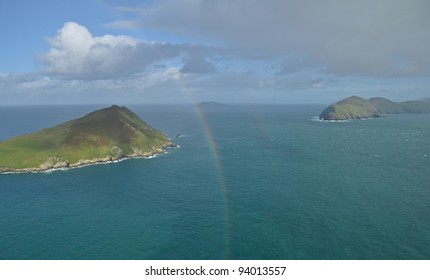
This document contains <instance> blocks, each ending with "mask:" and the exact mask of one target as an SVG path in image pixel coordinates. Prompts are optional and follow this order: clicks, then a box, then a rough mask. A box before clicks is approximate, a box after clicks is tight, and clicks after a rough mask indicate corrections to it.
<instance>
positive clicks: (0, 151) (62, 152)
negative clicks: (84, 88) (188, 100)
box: [0, 105, 171, 169]
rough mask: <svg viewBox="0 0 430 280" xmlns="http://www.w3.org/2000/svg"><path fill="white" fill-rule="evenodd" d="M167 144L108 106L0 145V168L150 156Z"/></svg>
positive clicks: (128, 115)
mask: <svg viewBox="0 0 430 280" xmlns="http://www.w3.org/2000/svg"><path fill="white" fill-rule="evenodd" d="M168 145H171V142H170V141H169V139H168V138H167V137H166V136H165V135H164V134H162V133H161V132H159V131H157V130H155V129H153V128H152V127H150V126H149V125H148V124H146V123H145V122H144V121H142V120H141V119H140V118H139V117H138V116H137V115H136V114H134V113H133V112H132V111H130V110H129V109H127V108H126V107H118V106H115V105H114V106H112V107H110V108H106V109H102V110H98V111H95V112H92V113H89V114H88V115H86V116H84V117H82V118H79V119H76V120H72V121H69V122H66V123H64V124H60V125H57V126H55V127H53V128H46V129H43V130H41V131H38V132H36V133H32V134H27V135H22V136H18V137H15V138H12V139H9V140H7V141H5V142H1V143H0V168H13V169H23V168H34V167H39V166H41V165H42V164H44V163H46V162H47V161H50V160H52V159H55V158H58V159H61V160H63V161H68V162H69V163H70V164H73V163H77V162H78V161H80V160H90V159H96V158H105V157H113V158H119V157H121V156H127V155H133V154H136V152H139V153H142V154H143V153H153V152H156V151H157V150H161V149H163V148H164V147H166V146H168Z"/></svg>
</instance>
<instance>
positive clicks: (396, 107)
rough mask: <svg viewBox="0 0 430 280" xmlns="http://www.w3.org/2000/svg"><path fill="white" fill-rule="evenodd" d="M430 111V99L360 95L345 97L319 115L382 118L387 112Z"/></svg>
mask: <svg viewBox="0 0 430 280" xmlns="http://www.w3.org/2000/svg"><path fill="white" fill-rule="evenodd" d="M402 113H430V101H429V100H428V99H426V100H424V101H405V102H399V103H396V102H393V101H391V100H388V99H386V98H382V97H373V98H370V99H368V100H366V99H363V98H361V97H358V96H351V97H348V98H345V99H343V100H341V101H339V102H337V103H335V104H333V105H330V106H328V107H327V108H326V109H325V110H324V111H323V112H322V113H321V114H320V116H319V118H320V119H322V120H348V119H364V118H381V117H384V116H385V115H386V114H402Z"/></svg>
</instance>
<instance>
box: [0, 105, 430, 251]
mask: <svg viewBox="0 0 430 280" xmlns="http://www.w3.org/2000/svg"><path fill="white" fill-rule="evenodd" d="M97 108H100V106H63V107H58V106H57V107H55V106H54V107H49V106H46V107H43V106H40V107H0V123H1V125H0V140H1V141H2V140H5V139H7V138H9V137H12V136H16V135H20V134H23V133H30V132H33V131H36V130H38V129H41V128H44V127H49V126H52V125H54V124H57V123H61V122H64V121H66V120H69V119H72V118H76V117H79V116H82V115H83V114H85V113H87V112H89V111H92V110H94V109H97ZM130 108H131V109H132V110H134V111H135V112H136V113H137V114H138V115H140V116H141V117H142V118H143V119H144V120H145V121H147V122H148V123H149V124H151V125H152V126H154V127H156V128H158V129H160V130H162V131H163V132H165V133H166V134H167V135H168V136H170V137H172V138H173V140H174V142H175V143H177V144H179V145H180V148H175V149H169V150H168V153H167V154H164V155H160V156H158V157H156V158H154V159H130V160H126V161H122V162H119V163H116V164H104V165H95V166H90V167H85V168H78V169H73V170H66V171H55V172H50V173H42V174H11V175H0V259H430V114H422V115H413V114H411V115H397V116H390V117H389V118H387V119H374V120H363V121H349V122H320V121H316V120H315V119H314V118H313V117H314V116H316V115H318V114H319V112H320V111H321V110H322V109H323V108H324V106H270V105H264V106H263V105H262V106H251V105H248V106H245V105H243V106H239V105H231V106H227V107H225V108H219V109H209V110H206V111H205V112H198V111H197V110H196V109H195V108H193V107H190V106H179V105H178V106H170V105H169V106H167V105H166V106H161V105H159V106H158V105H157V106H130ZM177 133H180V134H182V136H181V137H179V138H176V137H175V135H176V134H177Z"/></svg>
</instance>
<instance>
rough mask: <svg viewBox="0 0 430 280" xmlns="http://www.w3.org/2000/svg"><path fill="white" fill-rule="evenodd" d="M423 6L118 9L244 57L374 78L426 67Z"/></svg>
mask: <svg viewBox="0 0 430 280" xmlns="http://www.w3.org/2000/svg"><path fill="white" fill-rule="evenodd" d="M429 10H430V2H429V1H426V0H412V1H402V0H381V1H376V2H375V1H343V0H326V1H312V2H309V1H302V0H289V1H281V0H268V1H257V0H251V1H249V0H238V1H230V0H220V1H204V0H166V1H155V2H153V3H152V4H149V5H147V6H146V7H145V9H141V8H135V9H133V8H132V7H130V8H128V9H125V8H124V7H122V8H121V9H119V11H120V12H127V13H134V14H135V15H137V16H140V25H141V26H142V28H146V29H151V30H155V31H158V32H164V33H166V34H172V35H176V36H181V35H186V36H188V37H191V38H196V39H200V40H201V39H209V40H211V41H215V42H218V43H219V44H223V45H224V46H226V47H228V48H230V50H234V49H236V50H239V51H240V53H241V54H242V55H248V56H249V57H260V58H265V57H266V58H283V57H290V56H291V55H293V56H294V57H296V58H298V59H299V60H300V59H305V60H306V62H307V63H306V64H307V65H306V66H307V67H313V68H315V67H316V68H320V69H324V70H326V71H328V72H330V73H335V74H338V75H356V76H375V77H376V76H377V77H401V76H412V75H420V74H428V73H429V72H430V50H429V48H428V46H429V45H430V17H428V11H429ZM295 66H296V65H292V68H294V67H295Z"/></svg>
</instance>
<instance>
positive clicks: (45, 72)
mask: <svg viewBox="0 0 430 280" xmlns="http://www.w3.org/2000/svg"><path fill="white" fill-rule="evenodd" d="M429 10H430V2H428V1H424V0H423V1H419V0H411V1H400V0H399V1H397V0H391V1H387V0H379V1H340V0H322V1H299V0H267V1H257V0H237V1H229V0H219V1H203V0H164V1H133V0H128V1H117V0H105V1H101V0H99V1H81V0H78V1H47V0H39V1H23V0H14V1H0V35H1V37H2V40H1V41H2V43H1V52H0V62H1V63H0V100H1V101H0V102H1V103H0V105H1V104H3V105H7V104H85V103H104V104H107V103H119V104H129V103H178V102H179V103H189V102H195V101H205V100H214V101H220V102H226V103H293V104H294V103H318V104H327V103H332V102H334V101H336V100H338V99H340V98H343V97H347V96H350V95H360V96H363V97H372V96H383V97H387V98H390V99H393V100H406V99H420V98H425V97H430V48H429V46H430V18H429V17H428V15H427V12H428V11H429Z"/></svg>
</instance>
